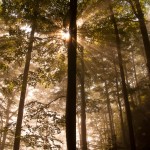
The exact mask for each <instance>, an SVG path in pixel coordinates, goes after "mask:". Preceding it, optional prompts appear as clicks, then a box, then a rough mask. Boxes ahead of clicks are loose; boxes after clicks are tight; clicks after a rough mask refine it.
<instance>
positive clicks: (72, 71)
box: [66, 0, 77, 150]
mask: <svg viewBox="0 0 150 150" xmlns="http://www.w3.org/2000/svg"><path fill="white" fill-rule="evenodd" d="M76 14H77V0H71V1H70V24H69V33H70V39H69V42H68V82H67V101H66V138H67V148H68V150H76V46H77V43H76V42H77V41H76V40H77V27H76Z"/></svg>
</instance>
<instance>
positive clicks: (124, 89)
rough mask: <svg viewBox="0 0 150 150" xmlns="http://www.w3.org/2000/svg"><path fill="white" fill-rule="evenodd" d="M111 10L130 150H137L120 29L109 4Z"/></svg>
mask: <svg viewBox="0 0 150 150" xmlns="http://www.w3.org/2000/svg"><path fill="white" fill-rule="evenodd" d="M109 9H110V15H111V21H112V23H113V26H114V32H115V36H116V46H117V53H118V60H119V68H120V75H121V82H122V92H123V97H124V101H125V109H126V115H127V123H128V129H129V139H130V149H131V150H136V146H135V138H134V130H133V123H132V115H131V110H130V104H129V99H128V92H127V87H126V83H125V75H124V70H123V65H122V54H121V47H120V37H119V31H118V27H117V23H116V19H115V16H114V12H113V9H112V6H111V3H109Z"/></svg>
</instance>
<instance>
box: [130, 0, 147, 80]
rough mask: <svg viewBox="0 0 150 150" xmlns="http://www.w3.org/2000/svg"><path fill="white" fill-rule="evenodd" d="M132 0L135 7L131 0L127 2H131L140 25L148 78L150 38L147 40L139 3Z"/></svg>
mask: <svg viewBox="0 0 150 150" xmlns="http://www.w3.org/2000/svg"><path fill="white" fill-rule="evenodd" d="M133 1H134V2H135V6H136V8H135V7H134V4H133V2H132V0H130V1H129V2H130V4H131V7H132V10H133V12H134V14H135V16H136V17H137V18H138V19H139V27H140V30H141V34H142V39H143V44H144V49H145V54H146V59H147V68H148V75H149V79H150V40H149V36H148V31H147V28H146V24H145V19H144V14H143V11H142V8H141V4H140V2H139V0H133Z"/></svg>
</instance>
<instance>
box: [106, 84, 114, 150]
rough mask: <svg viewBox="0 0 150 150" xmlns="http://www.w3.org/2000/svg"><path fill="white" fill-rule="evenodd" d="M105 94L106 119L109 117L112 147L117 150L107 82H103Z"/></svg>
mask: <svg viewBox="0 0 150 150" xmlns="http://www.w3.org/2000/svg"><path fill="white" fill-rule="evenodd" d="M105 92H106V100H107V102H106V103H107V110H108V117H109V126H110V131H111V140H112V146H113V148H114V150H117V143H116V136H115V130H114V122H113V116H112V109H111V104H110V99H109V93H108V86H107V81H105Z"/></svg>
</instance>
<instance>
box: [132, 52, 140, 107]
mask: <svg viewBox="0 0 150 150" xmlns="http://www.w3.org/2000/svg"><path fill="white" fill-rule="evenodd" d="M132 63H133V70H134V78H135V87H136V88H137V98H138V104H139V105H140V104H141V96H140V89H139V85H138V79H137V73H136V67H135V61H134V53H133V51H132Z"/></svg>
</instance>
